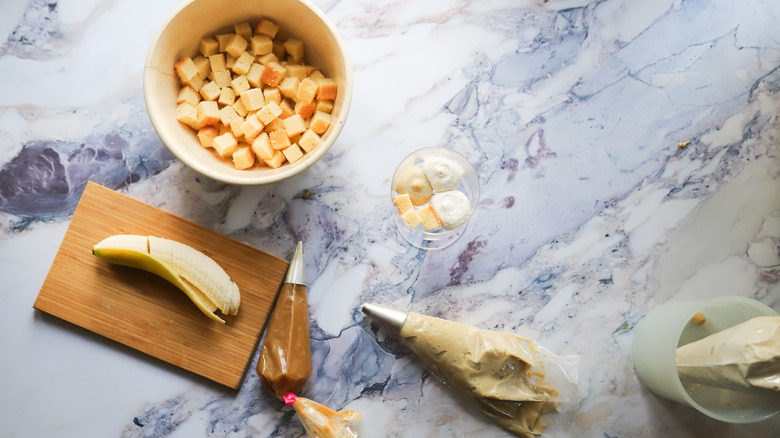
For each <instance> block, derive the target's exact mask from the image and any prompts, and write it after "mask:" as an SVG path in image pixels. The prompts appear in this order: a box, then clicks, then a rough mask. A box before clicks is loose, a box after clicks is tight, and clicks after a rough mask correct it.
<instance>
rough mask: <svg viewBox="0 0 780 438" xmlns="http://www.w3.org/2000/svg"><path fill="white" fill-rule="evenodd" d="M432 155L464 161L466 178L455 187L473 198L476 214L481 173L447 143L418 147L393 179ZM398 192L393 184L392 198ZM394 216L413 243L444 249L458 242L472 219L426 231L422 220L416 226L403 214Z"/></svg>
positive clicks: (425, 248)
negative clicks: (444, 144)
mask: <svg viewBox="0 0 780 438" xmlns="http://www.w3.org/2000/svg"><path fill="white" fill-rule="evenodd" d="M430 157H445V158H448V159H450V160H453V161H455V162H457V163H458V164H459V165H460V167H461V168H462V170H463V178H462V179H461V183H460V185H459V186H458V187H457V188H455V189H454V190H458V191H461V192H463V193H464V194H465V195H466V197H467V198H468V200H469V206H470V208H471V214H472V215H473V214H474V211H475V210H476V208H477V203H478V202H479V180H478V179H477V173H476V171H474V167H473V166H472V165H471V163H469V162H468V160H466V158H465V157H464V156H463V155H461V154H459V153H457V152H455V151H453V150H450V149H446V148H443V147H429V148H422V149H418V150H416V151H414V152H412V153H411V154H409V155H408V156H407V157H406V158H404V159H403V161H401V163H400V164H399V165H398V167H397V168H396V170H395V173H394V174H393V181H395V179H396V176H397V175H398V173H399V171H401V170H402V169H405V168H407V167H409V166H418V167H422V164H423V162H424V161H425V160H426V159H427V158H430ZM435 193H436V191H435V190H434V194H435ZM396 195H398V193H397V192H396V191H394V190H393V188H392V187H391V188H390V196H391V198H392V197H393V196H396ZM429 202H430V201H429ZM419 207H420V206H417V207H416V208H417V209H419ZM393 220H394V221H395V224H396V228H397V230H398V234H399V235H400V236H401V237H402V238H403V239H404V240H405V241H407V242H408V243H410V244H411V245H412V246H415V247H417V248H420V249H424V250H437V249H443V248H446V247H448V246H450V245H452V244H453V243H455V241H457V240H458V238H460V236H461V235H463V232H464V231H465V230H466V226H467V225H468V221H466V223H465V224H463V225H461V226H460V227H458V228H456V229H454V230H445V229H443V228H437V229H434V230H430V231H426V230H425V229H424V227H423V226H422V224H420V225H418V226H416V227H412V226H410V225H409V224H408V223H406V221H404V220H403V219H402V218H401V215H400V214H397V213H396V214H394V219H393Z"/></svg>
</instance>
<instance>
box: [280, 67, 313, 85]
mask: <svg viewBox="0 0 780 438" xmlns="http://www.w3.org/2000/svg"><path fill="white" fill-rule="evenodd" d="M286 68H287V75H286V76H287V77H288V78H290V77H292V78H295V79H298V82H300V81H302V80H304V79H306V77H307V76H309V72H308V71H307V69H306V66H305V65H297V64H290V65H287V66H286Z"/></svg>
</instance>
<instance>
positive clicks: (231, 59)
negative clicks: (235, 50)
mask: <svg viewBox="0 0 780 438" xmlns="http://www.w3.org/2000/svg"><path fill="white" fill-rule="evenodd" d="M236 59H238V57H236V56H233V55H231V54H230V53H225V67H226V68H227V69H228V70H232V69H233V66H234V65H236Z"/></svg>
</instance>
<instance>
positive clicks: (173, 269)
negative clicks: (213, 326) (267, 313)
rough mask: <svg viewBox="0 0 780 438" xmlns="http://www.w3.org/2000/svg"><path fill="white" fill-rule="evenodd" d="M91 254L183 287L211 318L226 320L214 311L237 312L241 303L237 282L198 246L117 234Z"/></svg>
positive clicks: (156, 238)
mask: <svg viewBox="0 0 780 438" xmlns="http://www.w3.org/2000/svg"><path fill="white" fill-rule="evenodd" d="M92 254H94V255H96V256H97V257H99V258H101V259H103V260H105V261H107V262H109V263H115V264H119V265H124V266H130V267H133V268H140V269H143V270H145V271H149V272H151V273H153V274H155V275H158V276H160V277H162V278H164V279H165V280H168V281H169V282H171V283H172V284H173V285H175V286H176V287H178V288H179V289H181V290H182V291H183V292H184V293H185V294H187V296H188V297H189V298H190V299H191V300H192V302H193V303H195V305H196V306H197V307H198V309H200V311H201V312H203V313H204V314H205V315H206V316H208V317H209V318H211V319H213V320H215V321H219V322H221V323H223V324H224V323H225V321H224V320H223V319H222V318H220V317H219V316H217V315H216V314H215V313H214V312H215V311H216V310H217V309H219V310H220V311H222V313H223V314H225V315H235V314H236V313H237V312H238V307H239V305H240V304H241V295H240V294H239V291H238V286H237V285H236V283H235V282H233V281H232V280H231V279H230V276H228V274H227V273H226V272H225V270H224V269H222V267H221V266H219V264H217V262H215V261H214V259H212V258H211V257H209V256H207V255H205V254H203V253H202V252H200V251H198V250H196V249H195V248H193V247H191V246H189V245H185V244H183V243H180V242H176V241H173V240H168V239H163V238H160V237H154V236H138V235H132V234H117V235H114V236H111V237H108V238H106V239H104V240H103V241H101V242H99V243H98V244H96V245H95V246H94V247H92Z"/></svg>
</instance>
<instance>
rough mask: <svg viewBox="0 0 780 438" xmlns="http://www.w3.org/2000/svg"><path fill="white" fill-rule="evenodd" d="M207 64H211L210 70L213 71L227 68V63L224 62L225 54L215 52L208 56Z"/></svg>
mask: <svg viewBox="0 0 780 438" xmlns="http://www.w3.org/2000/svg"><path fill="white" fill-rule="evenodd" d="M209 65H210V66H211V71H213V72H215V71H225V70H227V64H226V63H225V54H224V53H215V54H213V55H211V56H209Z"/></svg>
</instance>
